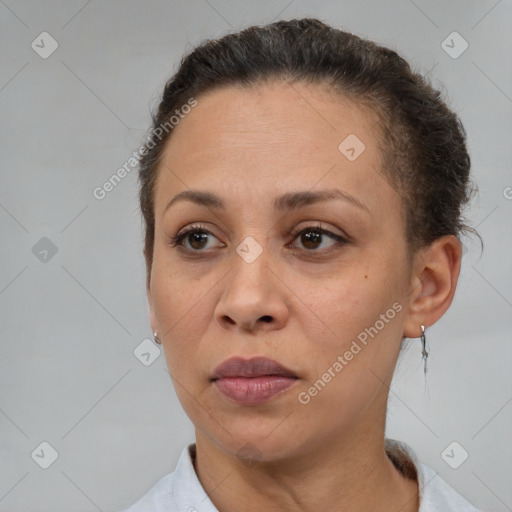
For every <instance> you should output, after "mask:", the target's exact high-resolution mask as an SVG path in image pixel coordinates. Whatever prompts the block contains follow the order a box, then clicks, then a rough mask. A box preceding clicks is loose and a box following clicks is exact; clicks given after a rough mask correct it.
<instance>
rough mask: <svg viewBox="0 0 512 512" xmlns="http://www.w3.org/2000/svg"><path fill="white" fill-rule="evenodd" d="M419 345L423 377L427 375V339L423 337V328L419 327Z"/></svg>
mask: <svg viewBox="0 0 512 512" xmlns="http://www.w3.org/2000/svg"><path fill="white" fill-rule="evenodd" d="M420 338H421V344H422V350H421V356H422V359H423V372H424V373H425V375H426V374H427V358H428V352H427V337H426V336H425V326H424V325H422V326H421V337H420Z"/></svg>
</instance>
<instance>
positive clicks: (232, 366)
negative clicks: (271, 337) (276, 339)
mask: <svg viewBox="0 0 512 512" xmlns="http://www.w3.org/2000/svg"><path fill="white" fill-rule="evenodd" d="M267 375H280V376H281V377H290V378H297V375H296V374H295V373H293V372H292V371H291V370H289V369H288V368H286V367H284V366H283V365H281V364H279V363H278V362H277V361H274V360H273V359H268V358H266V357H253V358H252V359H242V358H241V357H233V358H231V359H228V360H227V361H224V362H223V363H222V364H220V365H219V366H217V368H216V369H215V371H214V373H213V376H212V380H217V379H222V378H226V377H246V378H250V377H264V376H267Z"/></svg>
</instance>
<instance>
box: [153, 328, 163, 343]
mask: <svg viewBox="0 0 512 512" xmlns="http://www.w3.org/2000/svg"><path fill="white" fill-rule="evenodd" d="M153 339H154V340H155V343H158V344H159V345H161V344H162V342H161V341H160V340H159V339H158V336H157V333H156V331H155V332H154V333H153Z"/></svg>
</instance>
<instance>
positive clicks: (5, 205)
mask: <svg viewBox="0 0 512 512" xmlns="http://www.w3.org/2000/svg"><path fill="white" fill-rule="evenodd" d="M511 14H512V4H511V2H510V1H506V0H501V1H496V0H489V1H451V2H446V1H441V0H439V1H431V2H427V1H426V0H415V1H414V2H413V1H407V0H403V1H400V0H396V1H387V2H379V1H377V0H375V1H366V2H365V1H359V0H351V1H324V2H318V1H317V2H306V1H301V0H294V1H290V0H272V1H258V2H249V1H244V2H235V1H229V0H193V1H187V2H184V1H181V2H172V1H168V2H164V1H158V2H157V1H153V2H143V1H142V0H139V1H115V2H114V1H112V2H100V1H97V0H92V1H90V0H89V1H84V0H76V1H75V0H73V1H66V2H65V1H57V0H51V1H45V2H31V1H15V0H0V40H1V46H0V47H1V48H2V50H1V52H2V53H1V61H0V109H1V112H0V116H1V120H2V123H1V133H0V141H1V161H2V165H1V187H0V226H1V232H2V244H1V249H0V254H1V261H0V265H1V266H0V268H1V275H0V311H1V321H2V343H1V357H0V366H1V368H0V371H1V374H0V375H1V381H0V398H1V402H0V406H1V409H0V429H1V433H2V434H1V446H0V449H1V468H2V470H1V477H0V510H2V511H13V512H14V511H20V512H21V511H23V512H29V511H95V510H102V511H114V510H118V509H120V508H123V507H126V506H128V505H129V504H131V503H132V502H133V501H135V500H136V499H137V498H139V496H140V495H142V494H143V493H144V492H145V491H146V490H147V489H149V488H150V487H151V486H152V485H153V484H154V483H155V482H156V481H157V479H158V478H159V477H161V476H163V475H164V474H166V473H168V472H170V471H171V470H172V469H173V468H174V465H175V463H176V461H177V458H178V456H179V454H180V452H181V450H182V448H183V446H184V445H185V444H186V443H188V442H191V441H192V440H193V430H192V425H191V423H190V422H189V420H188V418H187V417H186V416H185V414H184V413H183V412H182V410H181V407H180V405H179V403H178V401H177V398H176V396H175V394H174V391H173V389H172V385H171V381H170V377H169V375H168V373H167V372H166V370H165V361H164V358H163V355H161V356H160V357H158V358H156V360H154V362H152V364H151V365H149V366H144V365H143V364H142V363H141V362H140V361H139V360H138V359H137V358H136V357H135V356H134V353H133V351H134V349H135V348H136V347H137V346H138V345H139V344H140V343H141V341H142V340H144V339H145V338H150V337H151V332H150V327H149V322H148V308H147V304H146V297H145V290H144V271H145V270H144V261H143V257H142V230H141V221H140V217H139V213H138V204H137V183H136V171H135V170H133V171H132V172H131V173H130V174H128V176H127V177H125V178H124V180H123V181H122V182H121V183H119V184H118V185H117V186H116V187H115V189H114V190H112V191H111V192H110V193H109V194H107V196H106V197H105V198H104V199H103V200H97V199H95V197H94V196H93V190H94V188H95V187H98V186H101V185H102V184H103V183H104V182H105V181H106V180H107V179H108V178H109V177H110V176H111V175H112V174H113V173H115V172H116V170H117V169H118V168H119V167H121V166H122V165H123V164H124V163H125V162H126V161H127V159H128V158H129V157H130V155H131V153H132V152H133V151H135V150H136V149H137V148H138V147H139V145H140V142H141V141H142V139H143V137H144V135H145V133H146V130H147V129H148V126H149V121H150V116H149V109H150V107H152V106H154V105H155V102H156V101H157V99H158V95H159V94H160V93H161V90H162V87H163V84H164V82H165V80H166V79H167V78H168V77H169V76H170V75H171V73H172V71H174V70H175V69H176V65H177V62H178V60H179V58H180V57H181V55H182V54H183V52H184V51H185V50H187V49H189V48H190V47H191V45H194V44H196V43H198V42H199V41H201V40H203V39H204V38H206V37H217V36H220V35H222V34H224V33H226V32H227V31H231V30H234V29H240V28H242V27H245V26H247V25H250V24H254V23H265V22H270V21H272V20H275V19H280V18H282V19H290V18H293V17H302V16H315V17H319V18H321V19H323V20H324V21H326V22H328V23H331V24H333V25H335V26H337V27H340V28H344V29H346V30H350V31H352V32H355V33H357V34H358V35H362V36H366V37H369V38H371V39H374V40H376V41H378V42H380V43H383V44H385V45H388V46H390V47H392V48H395V49H397V50H398V51H399V52H401V53H402V54H403V55H404V56H405V57H406V58H408V59H409V60H410V61H411V63H412V64H413V65H414V66H416V67H417V68H418V69H420V70H422V71H423V72H429V73H430V76H431V78H432V80H433V81H434V84H435V85H437V86H439V87H445V88H446V91H447V93H448V96H449V98H450V102H451V105H452V106H453V108H454V109H455V110H456V111H457V112H459V114H460V115H461V117H462V119H463V122H464V123H465V126H466V128H467V131H468V141H469V148H470V151H471V155H472V162H473V170H474V174H475V178H476V180H477V182H478V184H479V188H480V193H479V196H478V197H477V198H476V200H475V201H474V203H473V206H472V208H471V210H470V211H469V212H468V217H469V219H470V221H471V222H472V223H473V225H475V226H477V227H478V230H479V232H480V233H481V234H482V236H483V238H484V241H485V250H484V253H483V255H482V256H481V255H480V249H479V246H478V244H477V243H476V241H474V240H473V241H471V240H469V241H466V242H465V256H464V263H463V269H462V275H461V278H460V283H459V288H458V291H457V294H456V297H455V302H454V304H453V306H452V307H451V309H450V310H449V312H448V313H447V314H446V315H445V317H444V318H443V319H442V320H441V321H439V322H438V324H436V325H435V326H433V327H432V328H431V329H429V330H428V342H429V345H430V349H431V357H430V360H429V373H428V376H427V384H426V385H425V380H424V378H423V371H422V362H421V355H420V346H419V345H420V344H419V341H418V340H411V341H410V342H409V347H408V349H407V350H406V352H405V354H404V356H403V358H402V359H401V361H400V362H399V367H398V371H397V374H396V376H395V380H394V384H393V387H392V391H391V394H390V404H389V415H388V432H387V435H388V436H390V437H394V438H398V439H401V440H403V441H406V442H407V443H409V444H410V445H411V446H412V447H413V448H414V449H415V451H416V452H417V454H418V455H419V457H420V459H421V460H423V461H424V462H425V463H427V464H429V465H431V466H432V467H433V468H435V470H436V471H437V472H439V474H440V475H441V476H442V477H443V478H445V479H446V480H447V481H448V482H449V483H450V484H451V485H452V486H454V487H455V488H456V489H457V490H458V491H459V492H461V493H462V494H463V495H464V496H466V497H467V498H468V499H469V500H471V501H472V502H473V503H474V504H475V505H477V506H478V507H481V508H483V509H487V510H491V509H492V510H495V511H506V510H512V487H511V486H510V481H511V476H512V445H511V441H510V431H511V430H510V427H511V424H512V404H511V401H512V386H511V380H510V362H511V355H512V346H511V343H510V341H511V336H510V333H511V331H512V330H511V327H512V325H511V307H512V292H511V284H512V279H511V278H512V275H511V266H510V264H506V262H507V261H510V253H511V249H512V242H511V237H510V232H511V231H510V229H511V223H512V215H511V212H512V200H511V197H512V189H511V188H510V187H511V186H512V175H511V172H510V164H511V160H512V159H511V144H510V141H511V140H512V133H511V132H512V126H511V124H512V123H511V119H512V117H511V111H512V98H511V97H512V80H511V75H512V69H511V67H510V62H511V48H512V31H511V30H510V21H511ZM44 31H46V32H48V33H49V34H51V36H52V37H53V38H54V39H55V40H56V41H57V43H58V45H59V46H58V49H57V50H56V51H55V52H54V53H53V54H52V55H51V56H49V57H48V58H46V59H43V58H42V57H40V56H39V54H38V53H36V52H35V51H34V50H33V49H32V47H31V43H32V41H34V40H35V41H36V43H37V42H38V41H39V45H40V46H42V44H41V43H40V38H38V36H39V34H41V32H44ZM453 31H457V32H458V33H459V34H460V35H461V36H462V37H463V38H464V39H465V40H466V41H467V42H468V44H469V47H468V49H467V50H466V51H465V52H464V53H463V54H462V55H460V56H459V57H458V58H452V57H451V56H449V55H448V54H447V53H446V52H445V51H444V50H443V48H442V47H441V43H442V41H443V40H445V39H446V37H447V36H448V35H449V34H451V33H452V32H453ZM45 37H46V36H45ZM459 44H460V40H459V42H454V43H453V45H455V49H457V48H460V46H457V45H459ZM44 45H45V48H46V49H48V48H49V43H48V40H46V43H44ZM43 237H47V238H48V239H49V240H51V242H52V243H53V244H54V245H55V246H56V248H57V252H56V254H54V255H52V253H51V251H50V252H48V253H45V252H44V250H45V248H46V250H48V241H47V240H43V241H41V242H40V240H41V239H42V238H43ZM38 242H39V245H36V244H37V243H38ZM35 245H36V248H35V249H33V247H34V246H35ZM146 358H147V356H146ZM43 441H46V442H48V443H49V444H50V445H51V446H52V447H53V448H54V449H55V450H56V451H57V452H58V458H57V459H56V460H55V462H54V463H53V464H52V465H51V466H50V467H49V468H48V469H42V468H41V467H40V466H39V465H38V464H37V463H36V461H37V462H39V463H43V462H44V460H43V459H45V458H46V462H48V461H49V460H50V459H49V457H50V456H51V454H50V452H49V451H48V449H46V451H45V449H44V447H43V452H41V448H39V449H38V450H36V452H35V453H36V454H39V457H38V456H37V455H34V458H32V457H31V453H32V452H33V451H34V450H35V449H36V448H37V447H38V446H39V445H40V443H41V442H43ZM453 441H456V442H457V443H459V444H460V446H461V447H462V448H463V449H464V450H466V451H467V452H468V454H469V457H468V459H467V460H466V461H465V462H464V463H463V464H462V465H460V467H458V469H452V468H451V467H450V466H449V465H448V464H447V463H446V462H445V460H444V459H443V457H442V456H441V453H442V452H443V450H444V449H445V448H446V447H447V446H448V445H449V444H450V443H452V442H453ZM460 450H461V449H460V448H458V447H456V449H455V451H454V452H453V454H454V456H453V457H452V459H457V458H460V457H461V453H463V452H461V451H460Z"/></svg>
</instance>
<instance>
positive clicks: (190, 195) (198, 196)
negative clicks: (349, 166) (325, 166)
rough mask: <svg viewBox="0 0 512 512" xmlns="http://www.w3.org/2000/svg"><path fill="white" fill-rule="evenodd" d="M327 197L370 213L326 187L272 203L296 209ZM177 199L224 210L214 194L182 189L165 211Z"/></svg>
mask: <svg viewBox="0 0 512 512" xmlns="http://www.w3.org/2000/svg"><path fill="white" fill-rule="evenodd" d="M328 199H340V200H342V201H346V202H348V203H351V204H352V205H354V206H357V207H358V208H360V209H362V210H365V211H367V212H368V213H370V210H369V209H368V207H367V206H366V205H365V204H364V203H362V202H361V201H360V200H359V199H357V198H355V197H354V196H352V195H350V194H348V193H347V192H343V191H341V190H339V189H336V188H334V189H327V190H319V191H314V192H313V191H311V190H305V191H301V192H288V193H286V194H283V195H282V196H279V197H277V198H276V199H274V201H272V205H273V207H274V209H275V210H278V211H291V210H297V209H299V208H302V207H304V206H308V205H311V204H314V203H318V202H320V201H325V200H328ZM179 201H190V202H192V203H195V204H197V205H199V206H204V207H206V208H213V209H216V210H225V209H226V205H225V203H224V201H223V200H222V199H221V198H220V197H219V196H216V195H215V194H212V193H211V192H206V191H202V190H184V191H183V192H180V193H179V194H176V195H175V196H174V197H173V198H172V199H171V200H170V201H169V202H168V203H167V206H166V207H165V210H164V212H163V213H164V214H165V212H166V211H167V210H168V209H169V208H170V207H171V206H172V205H173V204H175V203H177V202H179Z"/></svg>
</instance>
